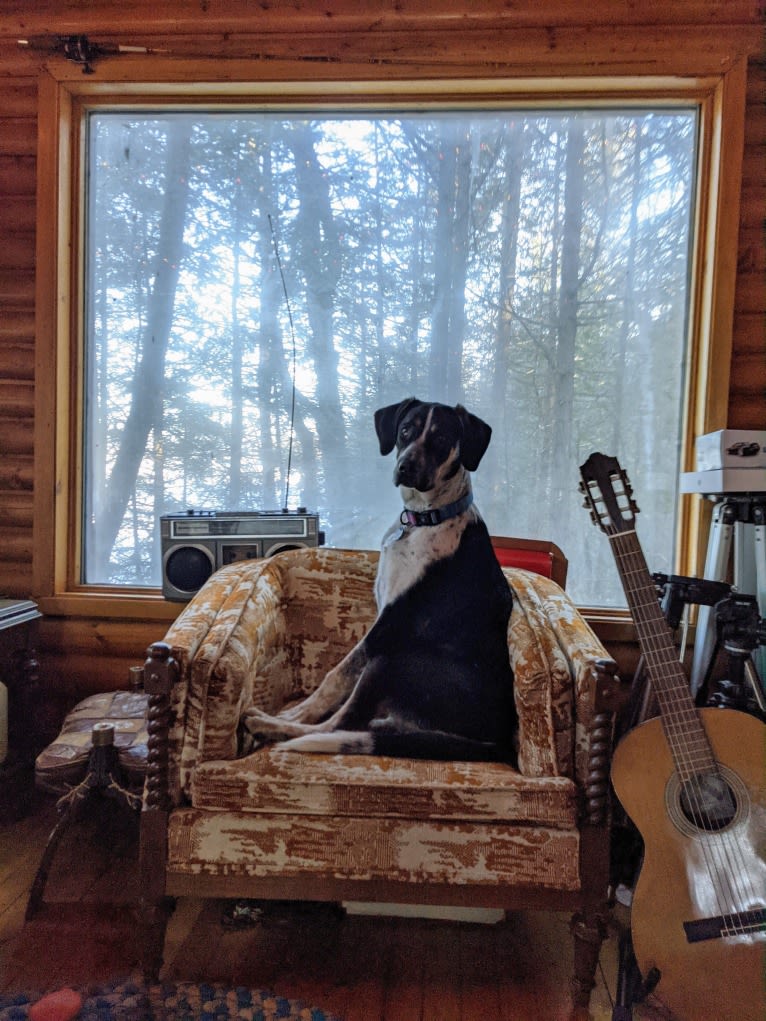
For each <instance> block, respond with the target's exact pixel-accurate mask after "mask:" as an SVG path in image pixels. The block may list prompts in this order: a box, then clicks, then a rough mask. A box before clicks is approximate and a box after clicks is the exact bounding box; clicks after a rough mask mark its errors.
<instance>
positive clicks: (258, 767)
mask: <svg viewBox="0 0 766 1021" xmlns="http://www.w3.org/2000/svg"><path fill="white" fill-rule="evenodd" d="M192 804H193V805H194V807H195V808H199V809H204V810H206V811H211V812H228V811H232V812H242V813H266V814H272V815H274V814H280V813H284V814H289V815H295V814H305V815H312V816H315V815H321V816H326V817H328V818H333V817H337V816H362V817H364V816H368V817H372V816H389V817H399V818H406V819H415V820H426V819H428V820H461V821H471V820H474V821H498V822H502V823H504V824H508V823H513V822H517V821H518V822H523V823H524V824H526V825H533V826H534V825H540V826H549V827H558V828H561V829H572V828H574V827H575V826H576V822H577V792H576V787H575V784H574V782H573V781H572V780H569V779H568V778H566V777H526V776H522V775H521V774H520V773H518V772H517V771H516V770H514V769H512V768H511V767H510V766H507V765H503V764H502V763H492V762H435V761H430V760H428V761H426V760H420V759H404V758H388V757H385V756H372V755H371V756H359V755H310V754H302V753H296V752H287V751H281V750H280V749H279V748H278V747H270V748H262V749H259V750H258V751H256V752H254V753H252V754H251V755H248V756H245V757H244V758H241V759H233V760H217V761H211V762H205V763H203V764H201V765H199V766H197V768H196V769H195V771H194V776H193V781H192Z"/></svg>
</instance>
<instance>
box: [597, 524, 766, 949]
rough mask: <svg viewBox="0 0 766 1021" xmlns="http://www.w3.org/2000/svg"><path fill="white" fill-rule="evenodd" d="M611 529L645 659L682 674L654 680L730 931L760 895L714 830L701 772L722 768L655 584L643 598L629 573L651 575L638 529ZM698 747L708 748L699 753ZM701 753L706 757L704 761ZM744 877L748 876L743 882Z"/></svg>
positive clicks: (734, 850)
mask: <svg viewBox="0 0 766 1021" xmlns="http://www.w3.org/2000/svg"><path fill="white" fill-rule="evenodd" d="M612 527H614V526H612ZM607 534H608V535H609V537H610V539H611V540H612V545H613V547H614V548H615V553H616V554H618V553H619V558H618V565H619V566H620V567H621V573H622V574H623V576H624V578H625V581H626V583H627V584H628V588H629V589H630V592H629V595H631V596H632V600H631V602H632V605H631V610H632V611H634V613H635V614H636V615H637V616H638V617H639V618H640V622H641V623H642V624H643V625H644V629H643V632H644V644H645V646H646V648H645V649H644V651H645V653H646V655H647V659H648V660H650V661H654V662H655V665H656V666H657V667H658V669H659V668H660V667H662V666H665V667H667V666H668V665H672V667H673V671H672V672H673V675H674V677H675V678H676V679H677V678H678V676H679V670H680V676H681V678H682V686H681V685H679V684H677V683H675V684H674V685H673V686H672V687H671V688H670V689H669V690H663V689H662V687H661V686H660V685H658V684H656V683H655V684H654V690H655V694H656V696H657V698H658V700H659V701H660V702H661V704H662V706H663V712H662V722H663V725H665V724H667V729H668V731H669V733H668V743H669V745H670V747H671V751H673V749H675V754H674V755H673V757H674V759H676V768H677V769H678V770H679V772H681V774H682V776H683V775H684V774H686V780H687V783H686V788H685V789H686V791H687V796H688V797H689V801H690V803H691V806H692V812H693V815H694V817H695V818H696V819H700V820H702V821H703V827H705V828H706V832H705V834H704V836H703V837H702V839H701V841H700V843H701V848H702V852H703V857H704V858H705V864H706V867H707V870H708V875H709V878H710V881H711V886H712V888H713V891H714V894H715V898H716V900H717V902H718V906H719V915H720V916H721V917H722V919H723V920H724V922H725V925H726V928H727V930H728V931H730V932H736V931H740V932H744V931H745V927H744V924H743V923H740V922H739V916H738V913H737V911H736V909H735V910H734V911H732V906H734V905H736V904H739V905H740V906H741V908H743V909H744V908H745V907H746V904H747V902H748V900H749V901H750V903H751V904H752V903H754V902H755V901H756V900H757V897H756V894H755V891H754V889H752V888H751V889H749V890H747V889H746V886H747V882H748V881H749V882H750V883H752V880H750V879H749V876H748V870H747V863H746V861H745V858H744V854H743V851H742V848H741V845H740V843H739V842H738V841H736V840H735V839H734V838H733V835H732V834H731V832H729V831H724V832H716V831H715V830H714V828H713V821H712V819H711V818H710V816H709V815H708V812H707V809H706V808H705V801H704V798H703V794H702V780H701V774H702V773H703V772H710V771H711V769H712V770H713V771H714V772H716V773H718V775H719V776H720V770H719V769H718V766H717V763H716V760H715V756H714V754H713V752H712V748H711V747H710V744H709V740H708V738H707V735H706V734H705V730H704V727H703V726H702V724H701V721H700V719H699V716H698V715H697V712H696V707H695V706H694V704H693V703H691V694H690V692H689V690H688V682H687V680H686V677H685V675H684V673H683V668H681V667H680V664H679V663H678V658H677V653H676V651H675V647H674V645H673V643H672V635H671V634H670V630H669V628H668V626H667V622H666V621H665V619H664V617H662V616H660V614H661V611H660V609H659V603H658V600H657V595H656V590H655V589H654V587H653V585H649V584H646V583H645V584H644V585H643V587H642V589H641V594H642V595H643V596H644V597H645V598H644V599H643V601H642V600H641V599H640V598H638V596H639V591H638V589H637V588H636V585H635V582H631V580H630V575H635V577H636V578H638V579H642V578H644V579H648V578H649V577H650V575H649V571H648V567H647V566H646V562H645V560H644V557H643V554H642V552H641V550H640V547H638V549H632V548H631V547H630V545H629V540H628V535H629V534H632V535H635V533H634V532H632V531H631V532H630V533H626V532H621V533H618V532H611V533H610V532H608V533H607ZM630 557H632V558H633V560H634V561H635V562H636V563H635V566H633V567H632V568H628V566H627V561H628V560H629V558H630ZM647 595H648V598H647ZM668 645H669V647H670V649H669V651H670V656H671V657H672V658H671V659H670V660H668ZM650 676H651V671H650ZM672 691H675V692H676V702H674V701H673V700H672V698H670V695H671V693H672ZM679 693H680V696H681V698H680V703H679V702H678V694H679ZM684 702H689V703H690V705H687V706H686V707H684V706H683V703H684ZM692 721H693V722H692ZM690 724H691V726H692V729H693V730H695V731H696V732H697V733H696V734H695V736H694V737H693V739H692V740H691V741H690V740H689V735H688V729H689V726H690ZM700 753H704V754H702V756H701V755H700ZM701 758H702V760H703V761H702V763H701ZM679 760H680V761H679ZM701 764H702V765H703V766H704V769H700V765H701ZM679 767H681V768H679ZM724 782H725V781H724ZM727 786H728V785H727ZM743 880H744V881H745V882H744V885H743ZM727 899H728V901H729V903H728V904H727V903H726V900H727Z"/></svg>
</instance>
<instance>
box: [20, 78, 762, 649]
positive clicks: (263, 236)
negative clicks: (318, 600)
mask: <svg viewBox="0 0 766 1021" xmlns="http://www.w3.org/2000/svg"><path fill="white" fill-rule="evenodd" d="M253 67H254V65H251V64H250V63H248V62H245V63H242V64H236V66H229V65H227V66H226V68H225V69H222V70H221V78H220V79H219V78H216V77H215V76H216V70H217V68H216V67H213V66H211V65H210V64H209V63H208V64H205V65H204V67H202V66H200V65H199V64H198V62H190V63H189V64H188V65H187V64H183V65H179V64H176V63H173V64H172V66H170V65H168V66H165V64H163V63H162V61H159V62H158V60H155V59H152V60H146V61H145V62H139V63H137V64H135V65H134V64H131V65H130V67H129V68H128V66H127V64H122V63H121V64H120V65H119V68H118V66H117V63H115V65H114V69H115V77H114V78H110V77H108V76H107V74H106V71H101V70H100V71H99V74H97V75H83V74H81V73H80V72H79V69H77V68H74V69H73V68H70V67H69V66H67V63H66V62H65V61H62V62H61V63H60V65H59V64H56V63H55V62H54V63H52V64H51V66H50V67H49V69H48V72H46V73H44V74H43V75H42V76H41V80H40V116H39V147H38V159H37V177H38V192H37V194H38V216H37V224H38V231H37V262H36V270H35V275H36V287H37V296H36V306H37V339H36V358H37V374H36V379H35V543H34V560H35V565H34V572H35V591H36V594H37V595H38V597H39V599H40V605H41V607H42V608H43V610H44V611H45V612H46V613H47V614H52V615H62V614H63V615H70V614H76V615H81V616H86V617H87V616H89V615H92V616H95V617H100V616H119V617H123V618H133V619H144V618H152V619H157V620H167V619H171V618H172V617H173V616H174V615H176V614H177V612H178V604H172V603H168V602H166V601H165V600H163V598H162V595H161V591H160V588H159V582H160V563H161V553H160V542H159V530H158V518H159V516H160V515H161V514H163V513H168V512H172V513H176V512H182V511H185V510H187V509H189V508H195V509H202V510H221V511H238V510H239V511H253V510H277V509H282V508H283V507H284V506H285V505H287V506H289V507H290V508H295V507H297V506H305V507H308V508H309V509H310V510H311V511H316V512H317V513H318V514H319V516H320V524H321V527H322V528H323V530H324V532H325V535H326V541H327V542H328V543H331V544H334V545H338V546H357V547H373V548H374V547H377V545H378V544H379V541H380V538H381V535H382V533H383V532H384V530H385V529H386V528H387V527H388V525H389V524H390V522H391V521H393V520H394V518H395V516H396V515H397V514H398V513H399V511H400V509H401V507H400V502H399V495H398V493H397V491H396V490H395V488H394V486H393V484H392V481H391V479H392V467H393V466H392V463H391V461H392V459H391V458H390V457H389V458H388V459H385V458H382V457H381V456H380V454H379V452H378V447H377V442H376V437H375V432H374V427H373V418H372V416H373V412H374V411H375V410H376V409H377V408H379V407H381V406H383V405H386V404H388V403H392V402H395V401H398V400H401V399H402V398H404V397H408V396H412V395H415V396H418V397H420V398H422V399H433V400H441V401H445V402H448V403H457V402H461V403H463V404H465V405H466V406H467V407H468V408H469V409H470V410H471V411H474V412H476V413H477V414H479V415H481V416H482V417H483V418H484V419H486V421H487V422H489V423H490V425H491V426H492V428H493V436H492V442H491V444H490V447H489V450H488V452H487V455H486V456H485V458H484V460H483V462H482V464H481V465H480V466H479V468H478V471H477V473H476V475H475V479H474V484H475V489H476V493H477V502H478V505H479V507H480V509H481V511H482V513H483V515H484V517H485V519H486V521H487V524H488V526H489V528H490V531H491V532H493V533H495V534H498V535H514V536H519V537H531V538H535V537H539V538H549V539H551V540H553V541H555V542H557V543H558V544H559V545H560V546H561V547H562V549H563V550H564V552H565V553H566V555H567V556H568V558H569V561H570V571H569V578H568V583H567V584H568V588H569V590H570V592H571V593H572V594H573V596H574V597H575V599H576V600H577V601H578V602H579V603H580V604H581V605H583V606H584V607H586V609H587V608H588V607H590V608H592V610H588V612H589V613H591V617H590V619H591V620H593V621H594V622H595V621H597V624H598V627H599V628H602V629H603V630H602V631H601V634H602V637H605V638H606V637H608V638H609V640H612V639H614V640H622V638H624V637H628V633H627V632H626V631H624V630H623V627H622V623H623V621H624V620H625V617H626V615H625V610H624V602H623V597H622V588H621V585H620V583H619V580H618V577H617V572H616V570H615V567H614V565H613V563H612V557H611V551H610V548H609V543H608V542H607V541H606V540H605V539H604V536H603V535H601V534H600V532H599V531H598V530H597V529H596V528H595V527H593V525H592V524H591V523H590V521H589V519H588V514H587V513H586V511H585V510H583V509H582V507H581V506H580V502H581V501H580V495H579V493H578V482H579V471H578V467H579V465H580V464H581V463H582V462H583V461H584V460H585V459H586V458H587V457H588V456H589V455H590V454H591V453H592V452H594V451H601V452H602V453H605V454H609V455H616V456H617V457H618V458H619V459H620V461H621V463H622V464H623V466H624V468H625V469H626V470H627V471H628V473H629V475H630V477H631V480H632V482H633V486H634V490H635V494H636V497H637V500H638V503H639V506H640V507H641V511H642V513H641V516H640V517H639V519H638V530H639V537H640V539H641V541H642V544H643V546H644V547H645V549H646V553H647V560H648V562H649V564H650V567H651V568H652V570H656V571H669V572H670V571H672V572H673V573H680V574H694V573H698V572H699V571H700V570H701V562H702V559H703V558H704V537H705V535H706V529H705V527H704V525H705V516H704V511H705V508H706V506H707V504H706V503H705V502H704V501H701V500H700V499H699V498H697V497H689V496H684V497H681V496H679V493H678V488H679V487H678V481H679V480H678V476H679V472H680V471H683V470H689V469H690V468H691V467H693V441H694V437H695V436H696V435H699V434H701V433H705V432H709V431H711V430H713V429H720V428H722V427H724V426H725V425H726V424H727V400H728V381H729V365H730V359H731V339H732V319H733V305H734V286H735V281H736V250H737V215H736V213H737V210H738V204H739V190H740V182H741V159H742V139H743V124H744V108H745V85H746V74H745V70H746V65H745V62H744V61H739V62H737V63H736V64H735V65H733V66H732V68H731V69H730V70H729V71H727V72H726V73H722V74H720V75H710V76H709V77H706V78H696V79H695V78H681V77H678V78H651V77H633V78H626V79H620V78H607V77H605V78H598V79H596V78H592V77H589V78H579V79H578V78H566V79H564V78H561V79H545V78H540V79H507V78H506V79H499V78H498V79H494V80H490V79H486V80H470V79H466V80H454V81H447V80H433V81H431V80H427V79H413V80H406V81H405V80H401V81H399V80H392V81H389V80H383V79H382V78H381V80H376V81H357V82H350V81H349V80H346V79H344V77H343V75H341V77H340V78H339V79H338V80H337V81H332V80H322V81H314V80H307V79H306V77H305V75H306V74H307V73H308V72H309V71H313V69H314V68H313V65H311V67H309V65H306V66H304V65H303V64H301V63H300V62H297V63H296V64H295V65H294V71H295V75H296V77H295V80H284V81H255V80H253V79H252V78H251V77H248V76H249V75H251V74H252V73H253ZM259 67H260V65H259ZM104 68H106V64H105V65H104ZM158 69H159V71H158ZM118 70H119V71H120V72H121V73H122V72H129V74H128V76H127V77H128V78H129V79H130V80H127V78H126V75H125V74H122V77H121V78H119V80H118V78H117V77H116V75H117V72H118ZM256 70H258V68H256ZM260 70H261V71H263V68H260ZM201 72H203V73H206V74H207V75H208V76H209V77H206V78H204V79H201V78H200V77H199V74H200V73H201ZM158 73H159V74H160V80H158V77H157V74H158Z"/></svg>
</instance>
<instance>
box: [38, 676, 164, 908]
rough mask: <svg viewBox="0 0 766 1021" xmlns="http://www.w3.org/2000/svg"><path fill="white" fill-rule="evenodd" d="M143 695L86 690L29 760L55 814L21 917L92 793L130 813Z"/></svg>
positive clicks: (137, 781)
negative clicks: (52, 800) (54, 733)
mask: <svg viewBox="0 0 766 1021" xmlns="http://www.w3.org/2000/svg"><path fill="white" fill-rule="evenodd" d="M146 706H147V696H146V695H145V694H144V693H143V692H140V691H133V692H124V691H119V692H109V693H108V694H105V695H92V696H91V697H90V698H87V699H85V700H84V701H83V702H80V703H78V705H76V706H75V707H74V709H72V711H71V712H70V713H69V714H68V715H67V717H66V719H65V720H64V724H63V726H62V728H61V732H60V733H59V735H58V737H57V738H56V740H55V741H53V742H52V744H50V745H49V746H48V748H46V749H45V751H43V752H41V753H40V755H39V756H38V757H37V761H36V763H35V782H36V784H37V786H38V787H39V788H41V789H42V790H45V791H49V792H52V793H54V794H58V795H59V800H58V802H57V805H56V807H57V808H58V809H59V811H60V812H61V818H60V819H59V821H58V822H57V823H56V825H55V826H54V828H53V830H52V831H51V834H50V836H49V837H48V842H47V844H46V845H45V851H44V852H43V856H42V859H41V861H40V865H39V866H38V869H37V873H36V875H35V878H34V881H33V883H32V889H31V891H30V895H29V901H28V903H27V910H26V919H27V921H28V920H29V919H30V918H33V917H34V916H35V915H36V914H37V912H38V911H39V910H40V908H41V906H42V904H43V893H44V891H45V886H46V883H47V881H48V875H49V873H50V869H51V864H52V862H53V859H54V857H55V854H56V851H57V849H58V847H59V844H60V843H61V839H62V837H63V836H64V834H65V833H66V831H67V830H68V829H69V827H70V826H71V825H72V824H73V823H74V822H75V821H76V820H77V819H78V818H79V817H80V815H81V813H82V812H83V811H84V810H85V808H86V806H87V805H88V803H89V801H90V799H91V798H92V797H94V796H99V797H106V798H111V799H113V800H114V801H116V803H117V804H118V805H120V806H121V807H123V808H125V809H127V810H128V811H129V812H130V813H131V814H133V813H135V814H136V816H137V815H138V812H139V811H140V809H141V797H142V790H143V783H144V775H145V773H146V741H147V734H146Z"/></svg>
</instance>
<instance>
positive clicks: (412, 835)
mask: <svg viewBox="0 0 766 1021" xmlns="http://www.w3.org/2000/svg"><path fill="white" fill-rule="evenodd" d="M579 855H580V834H579V833H578V831H577V830H574V829H572V830H561V829H553V828H549V827H543V826H504V825H499V824H496V823H484V824H477V823H475V822H454V821H439V820H425V821H423V820H418V819H401V818H394V817H386V816H380V815H375V816H371V817H370V816H365V817H361V816H349V815H347V816H335V817H332V816H329V817H328V816H319V815H290V814H286V815H276V814H266V813H264V814H262V815H259V814H256V813H252V812H251V813H247V812H223V811H220V812H208V811H204V810H201V809H198V808H177V809H175V810H174V811H173V812H171V814H170V819H169V822H168V874H169V877H170V876H173V875H177V876H184V877H194V876H221V877H223V876H226V877H232V878H235V877H240V878H245V877H246V878H253V879H256V878H257V879H268V880H271V879H273V880H275V881H276V882H277V883H279V882H285V881H291V880H298V881H302V882H304V883H305V882H309V881H311V880H312V879H320V880H340V881H343V880H346V881H363V882H369V881H376V880H379V881H384V882H385V883H387V884H391V883H406V884H422V883H437V884H447V885H455V886H459V887H463V888H466V887H467V888H468V889H470V888H471V887H472V886H476V887H484V888H486V887H487V886H490V887H493V888H494V887H497V888H498V889H497V898H498V899H497V906H498V907H502V906H504V901H503V892H502V890H501V889H500V887H502V886H503V885H505V886H512V887H513V888H514V889H515V890H519V889H524V888H529V889H532V888H534V889H536V890H540V889H542V890H557V891H561V890H564V891H576V890H578V889H579V885H580V881H579V877H578V862H579ZM169 888H170V889H171V890H172V888H173V883H172V879H170V878H169Z"/></svg>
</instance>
